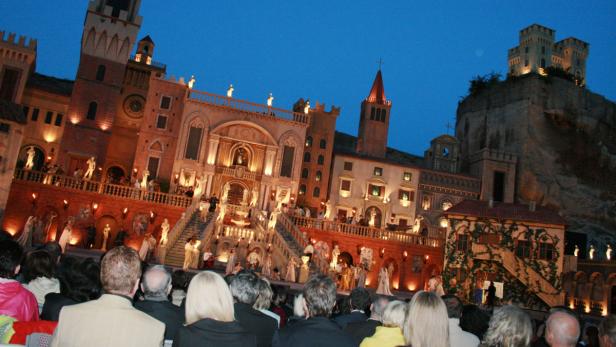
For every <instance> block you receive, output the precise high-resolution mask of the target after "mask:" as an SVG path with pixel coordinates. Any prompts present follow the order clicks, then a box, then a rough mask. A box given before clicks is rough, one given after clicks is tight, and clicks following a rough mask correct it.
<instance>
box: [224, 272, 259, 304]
mask: <svg viewBox="0 0 616 347" xmlns="http://www.w3.org/2000/svg"><path fill="white" fill-rule="evenodd" d="M229 289H230V290H231V295H233V298H234V299H235V301H237V302H241V303H243V304H248V305H250V306H252V305H254V303H255V301H257V296H259V278H258V277H257V275H255V274H254V273H252V272H240V273H238V274H237V275H235V276H233V278H231V283H229Z"/></svg>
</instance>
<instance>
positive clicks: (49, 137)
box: [43, 131, 56, 143]
mask: <svg viewBox="0 0 616 347" xmlns="http://www.w3.org/2000/svg"><path fill="white" fill-rule="evenodd" d="M43 139H44V140H45V142H47V143H50V142H54V141H56V134H55V133H52V132H51V131H46V132H45V133H43Z"/></svg>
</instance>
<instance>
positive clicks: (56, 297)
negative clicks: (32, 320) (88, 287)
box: [41, 293, 78, 322]
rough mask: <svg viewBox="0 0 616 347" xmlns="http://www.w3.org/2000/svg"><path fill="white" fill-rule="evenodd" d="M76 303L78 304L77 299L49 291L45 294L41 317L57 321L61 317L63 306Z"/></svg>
mask: <svg viewBox="0 0 616 347" xmlns="http://www.w3.org/2000/svg"><path fill="white" fill-rule="evenodd" d="M76 304H78V302H77V301H75V300H73V299H71V298H69V297H67V296H64V295H62V294H60V293H49V294H47V295H45V303H44V304H43V311H42V312H41V319H43V320H50V321H55V322H57V321H58V320H59V319H60V310H62V307H64V306H70V305H76Z"/></svg>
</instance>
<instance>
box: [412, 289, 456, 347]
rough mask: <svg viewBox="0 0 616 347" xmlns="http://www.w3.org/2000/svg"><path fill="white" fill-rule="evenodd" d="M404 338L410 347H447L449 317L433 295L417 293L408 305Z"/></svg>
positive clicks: (443, 304)
mask: <svg viewBox="0 0 616 347" xmlns="http://www.w3.org/2000/svg"><path fill="white" fill-rule="evenodd" d="M403 330H404V338H405V339H406V343H407V345H411V346H412V347H449V316H447V307H446V306H445V303H444V302H443V300H442V299H441V298H440V297H438V296H437V295H436V294H435V293H432V292H426V291H423V290H422V291H419V292H417V293H416V294H415V295H414V296H413V299H412V300H411V303H410V304H409V312H408V314H407V315H406V321H405V322H404V329H403Z"/></svg>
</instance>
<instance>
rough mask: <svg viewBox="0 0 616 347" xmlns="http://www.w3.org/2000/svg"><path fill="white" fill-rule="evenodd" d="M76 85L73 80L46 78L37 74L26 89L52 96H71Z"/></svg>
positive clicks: (33, 75)
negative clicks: (38, 90) (40, 91)
mask: <svg viewBox="0 0 616 347" xmlns="http://www.w3.org/2000/svg"><path fill="white" fill-rule="evenodd" d="M74 83H75V82H74V81H71V80H67V79H63V78H57V77H52V76H46V75H43V74H40V73H36V72H35V73H33V74H32V75H30V78H28V82H27V83H26V88H34V89H40V90H43V91H46V92H49V93H52V94H58V95H65V96H71V94H72V93H73V84H74Z"/></svg>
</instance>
